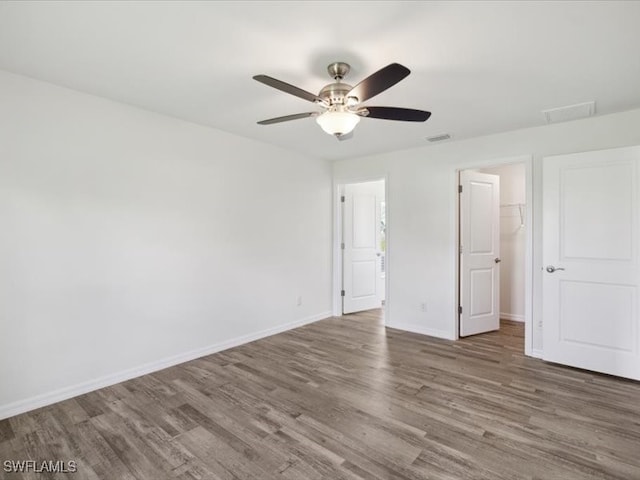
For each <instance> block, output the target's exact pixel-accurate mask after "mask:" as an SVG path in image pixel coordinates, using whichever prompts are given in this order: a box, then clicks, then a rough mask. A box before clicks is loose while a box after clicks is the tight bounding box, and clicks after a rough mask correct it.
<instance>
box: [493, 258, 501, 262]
mask: <svg viewBox="0 0 640 480" xmlns="http://www.w3.org/2000/svg"><path fill="white" fill-rule="evenodd" d="M493 261H494V262H496V263H500V262H501V261H502V260H500V259H499V258H494V259H493Z"/></svg>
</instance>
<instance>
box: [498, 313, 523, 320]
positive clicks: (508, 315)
mask: <svg viewBox="0 0 640 480" xmlns="http://www.w3.org/2000/svg"><path fill="white" fill-rule="evenodd" d="M500 318H501V319H504V320H511V321H513V322H524V315H519V314H516V313H505V312H500Z"/></svg>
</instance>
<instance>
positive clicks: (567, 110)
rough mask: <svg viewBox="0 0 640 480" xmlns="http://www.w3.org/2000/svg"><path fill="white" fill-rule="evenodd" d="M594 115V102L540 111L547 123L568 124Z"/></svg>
mask: <svg viewBox="0 0 640 480" xmlns="http://www.w3.org/2000/svg"><path fill="white" fill-rule="evenodd" d="M595 113H596V102H585V103H577V104H575V105H567V106H566V107H558V108H550V109H549V110H543V111H542V114H543V115H544V118H545V119H546V120H547V123H558V122H568V121H570V120H577V119H579V118H586V117H591V116H592V115H594V114H595Z"/></svg>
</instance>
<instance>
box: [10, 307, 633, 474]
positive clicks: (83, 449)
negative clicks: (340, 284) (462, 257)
mask: <svg viewBox="0 0 640 480" xmlns="http://www.w3.org/2000/svg"><path fill="white" fill-rule="evenodd" d="M522 351H523V339H522V325H521V324H516V323H514V322H505V323H503V327H502V329H501V331H500V332H494V333H490V334H485V335H479V336H475V337H471V338H467V339H464V340H461V341H458V342H450V341H445V340H438V339H434V338H430V337H425V336H421V335H416V334H411V333H406V332H401V331H398V330H393V329H385V328H384V326H383V325H382V322H381V318H380V312H378V311H372V312H364V313H360V314H355V315H349V316H345V317H342V318H331V319H328V320H324V321H321V322H317V323H314V324H312V325H308V326H306V327H303V328H299V329H296V330H292V331H289V332H286V333H283V334H279V335H276V336H273V337H269V338H267V339H263V340H260V341H257V342H253V343H251V344H247V345H244V346H241V347H238V348H234V349H231V350H227V351H225V352H222V353H218V354H215V355H211V356H208V357H204V358H201V359H198V360H195V361H192V362H188V363H185V364H182V365H179V366H176V367H173V368H169V369H166V370H163V371H161V372H157V373H154V374H151V375H146V376H143V377H140V378H137V379H134V380H130V381H127V382H124V383H121V384H118V385H115V386H112V387H109V388H104V389H102V390H99V391H96V392H92V393H89V394H86V395H82V396H80V397H76V398H74V399H71V400H68V401H65V402H61V403H58V404H55V405H52V406H50V407H46V408H42V409H39V410H36V411H33V412H30V413H27V414H23V415H19V416H16V417H13V418H10V419H7V420H4V421H0V462H1V463H0V477H1V478H6V479H12V478H24V479H43V478H54V479H56V478H74V479H118V480H121V479H125V480H126V479H131V480H134V479H140V480H141V479H149V480H161V479H182V480H194V479H224V480H227V479H256V480H257V479H259V480H264V479H290V480H304V479H312V480H315V479H344V480H347V479H349V480H354V479H379V480H382V479H405V480H419V479H438V480H440V479H442V480H465V479H474V480H476V479H478V480H481V479H486V480H501V479H504V480H518V479H523V480H524V479H528V480H534V479H536V480H553V479H558V480H571V479H576V480H578V479H579V480H591V479H618V480H633V479H640V383H638V382H633V381H626V380H621V379H617V378H613V377H609V376H605V375H599V374H594V373H589V372H585V371H580V370H577V369H571V368H566V367H562V366H558V365H552V364H547V363H544V362H542V361H540V360H536V359H531V358H527V357H524V356H523V354H522ZM27 459H33V460H37V461H42V460H65V461H69V460H73V461H76V462H77V464H78V472H77V473H75V474H67V475H65V474H47V473H43V474H34V473H24V474H19V473H7V472H5V471H4V470H3V465H4V461H5V460H27Z"/></svg>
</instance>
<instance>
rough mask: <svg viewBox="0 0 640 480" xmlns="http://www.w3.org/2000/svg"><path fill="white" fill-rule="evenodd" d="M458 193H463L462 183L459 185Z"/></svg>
mask: <svg viewBox="0 0 640 480" xmlns="http://www.w3.org/2000/svg"><path fill="white" fill-rule="evenodd" d="M458 193H462V185H458Z"/></svg>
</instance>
